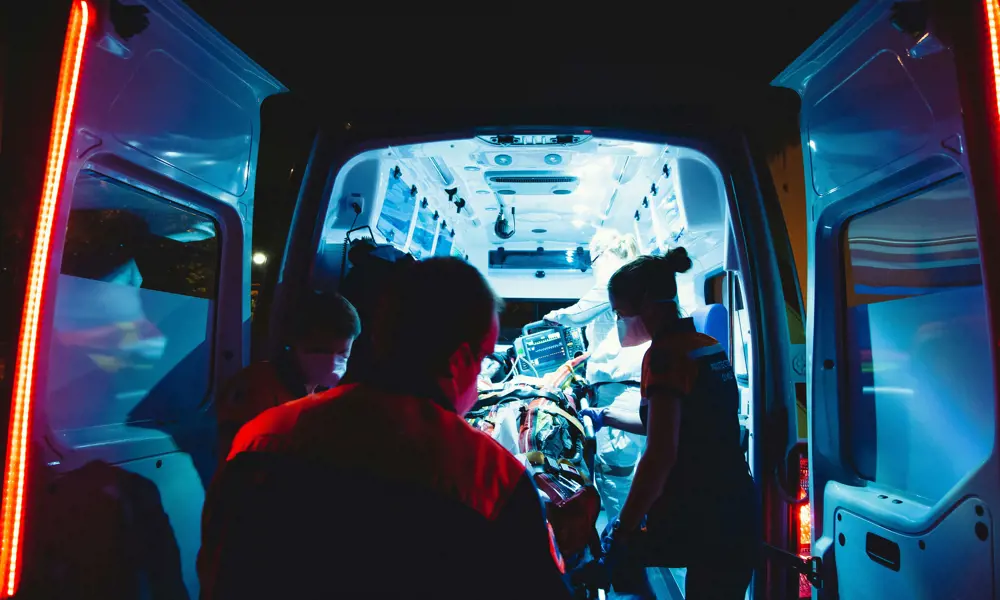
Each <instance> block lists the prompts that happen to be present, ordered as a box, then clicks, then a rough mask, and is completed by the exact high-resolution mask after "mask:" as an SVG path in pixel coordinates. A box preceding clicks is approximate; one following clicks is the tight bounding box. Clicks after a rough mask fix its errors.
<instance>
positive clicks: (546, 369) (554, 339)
mask: <svg viewBox="0 0 1000 600" xmlns="http://www.w3.org/2000/svg"><path fill="white" fill-rule="evenodd" d="M519 341H520V344H519V345H520V346H521V348H519V350H522V351H523V352H522V353H521V358H522V359H524V360H525V361H527V362H528V364H530V365H531V367H529V368H528V369H527V370H528V371H529V372H530V374H532V375H535V374H537V375H538V376H542V375H546V374H548V373H551V372H552V371H555V370H556V369H558V368H559V367H560V366H561V365H562V364H563V363H564V362H566V361H567V360H569V359H570V358H571V357H570V356H569V355H568V353H567V351H566V342H565V341H563V336H562V333H561V332H560V331H559V330H558V329H550V330H548V331H543V332H541V333H536V334H534V335H529V336H525V337H523V338H521V339H520V340H519ZM525 374H528V373H525Z"/></svg>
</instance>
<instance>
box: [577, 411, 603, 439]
mask: <svg viewBox="0 0 1000 600" xmlns="http://www.w3.org/2000/svg"><path fill="white" fill-rule="evenodd" d="M607 411H608V409H607V407H605V408H585V409H583V410H581V411H580V416H581V417H590V420H591V422H593V423H594V433H597V432H598V431H600V430H601V428H602V427H604V414H605V413H606V412H607Z"/></svg>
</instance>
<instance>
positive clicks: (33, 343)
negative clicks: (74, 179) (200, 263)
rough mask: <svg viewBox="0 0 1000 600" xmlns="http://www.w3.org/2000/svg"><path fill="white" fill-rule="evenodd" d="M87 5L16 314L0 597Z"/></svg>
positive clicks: (63, 77) (13, 561) (17, 524)
mask: <svg viewBox="0 0 1000 600" xmlns="http://www.w3.org/2000/svg"><path fill="white" fill-rule="evenodd" d="M90 20H91V9H90V6H88V5H87V2H86V1H85V0H78V1H77V2H74V3H73V8H72V10H71V12H70V17H69V27H68V29H67V30H66V42H65V45H64V46H63V55H62V63H61V65H60V67H59V84H58V88H57V91H56V103H55V111H54V113H53V116H52V131H51V134H50V135H51V137H50V139H49V155H48V160H47V162H46V165H45V183H44V184H43V187H42V198H41V202H40V206H39V208H38V225H37V227H36V228H35V242H34V245H33V246H32V250H31V266H30V271H29V273H28V286H27V292H26V293H25V298H24V308H23V314H22V317H21V338H20V340H19V341H18V346H17V367H16V368H15V371H14V395H13V402H12V404H11V415H10V429H9V431H8V433H7V466H6V470H5V472H4V490H3V534H2V535H3V537H2V538H0V543H2V547H0V572H2V573H3V584H2V586H0V598H9V597H11V596H13V595H14V592H16V591H17V586H18V583H19V581H20V575H21V573H20V559H21V555H20V553H19V551H20V549H21V548H20V546H21V540H22V537H23V534H24V530H23V527H22V524H23V521H24V490H25V479H26V477H25V475H26V467H27V463H28V445H29V439H28V431H29V429H28V428H29V426H30V423H31V401H32V396H33V390H32V388H33V384H34V377H35V364H36V361H37V359H38V328H39V324H40V322H41V315H42V309H43V306H42V297H43V291H44V288H45V270H46V267H47V265H48V262H49V247H50V245H51V241H52V222H53V219H54V218H55V215H56V207H57V205H58V202H59V188H60V187H61V184H62V179H63V174H64V169H65V166H66V148H67V146H68V145H69V139H70V125H71V123H72V121H73V105H74V104H75V102H76V92H77V83H78V82H79V79H80V67H81V66H82V64H83V48H84V44H85V42H86V37H87V36H86V33H87V26H88V25H89V23H90Z"/></svg>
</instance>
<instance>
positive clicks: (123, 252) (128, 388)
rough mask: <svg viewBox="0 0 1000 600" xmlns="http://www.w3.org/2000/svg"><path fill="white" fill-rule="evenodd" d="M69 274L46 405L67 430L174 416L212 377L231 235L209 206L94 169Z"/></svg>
mask: <svg viewBox="0 0 1000 600" xmlns="http://www.w3.org/2000/svg"><path fill="white" fill-rule="evenodd" d="M65 240H66V244H65V249H64V252H63V259H62V264H61V269H60V275H59V279H58V283H57V291H56V298H55V314H54V320H55V321H54V331H53V338H52V345H51V347H50V348H49V357H48V359H49V363H50V364H54V365H59V368H58V369H47V370H46V372H47V374H48V385H47V386H46V394H47V398H46V408H47V412H48V419H49V422H50V424H51V426H52V427H53V428H54V429H55V430H57V431H69V430H83V429H88V428H93V427H99V426H105V425H118V424H123V423H134V424H140V423H144V422H156V423H162V422H168V421H172V420H176V419H177V418H180V417H181V416H183V415H184V414H185V413H190V411H192V410H195V409H196V408H197V407H199V406H200V405H201V404H202V402H203V400H204V399H205V396H206V395H207V393H208V391H209V387H210V380H211V379H210V377H211V369H212V329H213V325H214V320H215V304H216V303H215V300H216V294H217V284H218V275H219V259H220V244H219V238H218V230H217V228H216V225H215V223H214V222H213V221H212V220H211V219H209V218H208V217H206V216H203V215H199V214H198V213H195V212H193V211H191V210H189V209H187V208H183V207H181V206H178V205H176V204H173V203H170V202H167V201H165V200H163V199H161V198H158V197H156V196H153V195H151V194H148V193H146V192H143V191H140V190H138V189H136V188H133V187H130V186H127V185H124V184H122V183H119V182H117V181H115V180H112V179H108V178H105V177H102V176H101V175H98V174H97V173H94V172H91V171H84V172H82V173H81V174H80V175H79V177H78V178H77V180H76V183H75V185H74V188H73V197H72V206H71V209H70V216H69V225H68V228H67V231H66V238H65Z"/></svg>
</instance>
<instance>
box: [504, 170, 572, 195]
mask: <svg viewBox="0 0 1000 600" xmlns="http://www.w3.org/2000/svg"><path fill="white" fill-rule="evenodd" d="M486 184H487V185H489V186H490V189H491V190H493V191H494V192H496V193H498V194H501V195H505V196H507V195H513V194H517V195H521V196H549V195H553V194H554V195H566V194H571V193H573V192H574V191H575V190H576V188H577V186H579V185H580V180H579V179H578V178H577V177H573V176H572V175H565V174H563V173H560V172H559V171H522V172H511V171H501V172H496V171H494V172H492V173H486Z"/></svg>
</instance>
